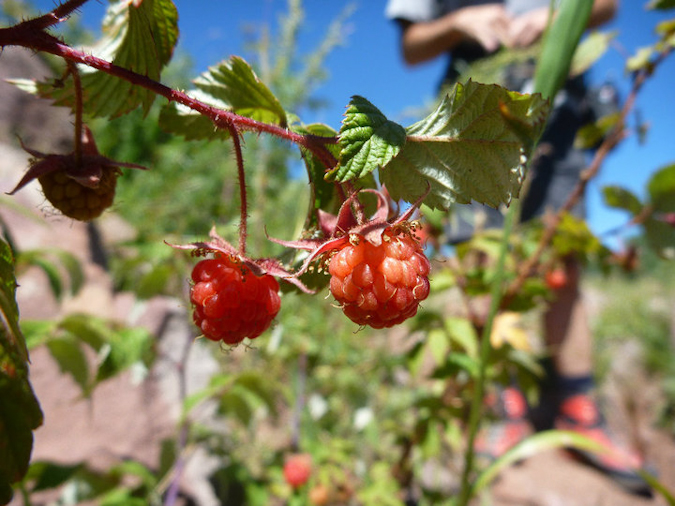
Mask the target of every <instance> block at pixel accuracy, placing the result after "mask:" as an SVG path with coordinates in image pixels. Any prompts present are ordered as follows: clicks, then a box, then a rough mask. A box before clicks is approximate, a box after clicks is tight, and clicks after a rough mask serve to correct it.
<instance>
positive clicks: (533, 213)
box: [386, 0, 651, 495]
mask: <svg viewBox="0 0 675 506" xmlns="http://www.w3.org/2000/svg"><path fill="white" fill-rule="evenodd" d="M549 3H550V2H549V0H503V1H498V0H497V1H495V0H389V1H388V4H387V8H386V15H387V17H388V18H389V19H391V20H394V21H395V22H396V23H398V25H399V26H400V29H401V32H400V33H401V38H400V42H401V53H402V56H403V59H404V60H405V62H406V63H407V64H409V65H416V64H419V63H422V62H426V61H429V60H432V59H435V58H438V57H446V58H447V59H448V64H447V67H446V71H445V74H444V76H443V78H442V83H441V89H444V88H446V87H448V86H450V85H452V84H454V82H456V81H457V79H458V78H459V77H460V75H463V74H465V71H466V69H467V68H468V67H469V65H470V64H471V63H474V62H476V61H477V60H480V59H482V58H485V57H487V56H490V55H492V54H494V53H496V52H497V51H499V50H501V49H518V48H527V47H530V46H532V45H533V44H535V43H537V42H538V41H539V40H540V39H541V37H542V35H543V33H544V30H545V29H546V27H547V24H548V18H549ZM616 9H617V0H595V2H594V4H593V8H592V12H591V16H590V21H589V28H593V27H596V26H599V25H601V24H603V23H605V22H607V21H609V20H611V19H612V18H613V16H614V14H615V12H616ZM535 66H536V62H535V61H534V60H529V61H525V62H519V63H514V64H511V65H509V66H508V67H507V68H506V69H505V71H504V72H503V73H504V82H503V83H500V84H502V85H504V86H505V87H507V88H509V89H511V90H515V91H521V92H527V91H531V90H532V84H533V77H534V71H535ZM613 98H614V99H616V96H614V97H613ZM591 102H592V101H591V100H590V98H589V89H588V87H587V84H586V78H585V76H584V75H581V76H577V77H574V78H571V79H568V80H567V82H566V83H565V86H564V87H563V89H561V90H560V92H559V93H558V95H557V97H556V99H555V104H554V108H553V111H552V112H551V116H550V117H549V122H548V123H547V127H546V131H545V132H544V134H543V135H542V138H541V139H540V142H539V146H538V150H537V156H536V157H534V159H533V163H531V164H530V168H529V171H530V174H528V178H529V181H528V190H527V194H526V195H525V197H524V199H523V201H522V203H521V220H522V221H527V220H530V219H533V218H537V217H542V216H543V215H544V214H545V212H547V211H551V210H556V209H559V208H560V207H561V206H562V205H563V204H564V203H565V202H566V201H567V199H568V196H569V195H570V193H571V191H572V189H573V188H574V187H575V185H576V184H577V182H578V180H579V176H580V173H581V171H582V170H583V169H584V168H585V167H586V155H585V153H584V152H583V151H581V150H579V149H576V148H574V146H573V142H574V138H575V135H576V133H577V131H578V130H579V128H580V127H582V126H583V125H584V124H586V123H588V122H589V121H591V120H592V119H593V111H592V108H591V107H590V104H591ZM471 206H472V208H473V209H474V210H475V209H477V208H478V207H480V208H481V212H483V213H484V214H485V218H486V226H487V227H490V226H499V225H501V223H502V220H503V217H502V215H501V213H499V212H498V211H496V210H493V209H491V208H487V207H484V206H478V205H477V204H472V205H471ZM584 213H585V210H584V203H583V202H580V203H579V205H577V206H576V208H575V209H574V210H573V214H574V215H576V216H578V217H582V218H583V217H584ZM471 233H472V225H471V224H470V223H467V222H464V223H463V225H462V226H460V227H459V228H458V229H456V230H454V231H452V232H451V233H450V235H451V242H452V243H458V242H461V241H464V240H467V239H469V238H470V237H471ZM565 268H566V278H567V282H566V284H565V286H564V287H562V288H560V289H558V290H557V291H556V294H555V300H554V301H553V302H552V303H551V304H550V306H549V308H548V310H547V312H546V314H545V316H544V333H545V336H544V338H545V341H546V343H547V345H548V347H549V353H550V357H551V360H550V364H549V365H548V366H547V367H546V369H547V377H546V378H545V379H544V380H543V381H542V402H541V404H540V406H539V407H535V408H534V409H532V410H529V411H528V406H527V403H526V401H525V398H524V396H523V394H522V393H521V392H520V391H519V390H518V389H517V388H515V387H509V388H505V389H503V390H502V391H501V392H500V393H499V395H498V397H499V398H498V400H497V402H496V405H495V406H494V407H495V409H496V411H497V412H498V413H499V415H500V416H501V421H500V422H498V423H494V424H491V425H490V426H488V427H485V428H483V429H482V430H481V432H480V433H479V437H478V438H477V442H476V451H477V452H479V453H480V454H483V455H485V456H487V457H488V458H496V457H498V456H499V455H501V454H503V453H504V452H505V451H506V450H508V449H509V448H511V447H512V446H513V445H515V444H516V443H518V442H519V441H520V440H522V439H523V438H525V437H526V436H527V435H529V434H530V433H531V431H532V422H534V427H535V428H536V429H537V430H542V429H548V428H552V427H555V428H558V429H564V430H571V431H576V432H578V433H580V434H583V435H585V436H587V437H590V438H591V439H593V440H596V441H598V442H600V443H602V444H603V445H604V446H606V447H607V448H608V449H609V451H608V452H607V453H605V454H604V455H602V456H599V455H597V454H592V453H588V452H581V451H577V452H576V453H577V456H578V457H580V458H581V459H582V460H583V461H585V462H586V463H588V464H591V465H593V466H594V467H596V468H597V469H599V470H601V471H602V472H604V473H606V474H607V475H608V476H610V477H611V478H613V479H614V480H616V481H617V482H618V483H620V484H622V485H623V486H624V487H626V488H627V489H628V490H629V491H631V492H634V493H636V494H641V495H650V494H651V490H650V488H649V486H648V485H647V483H646V482H645V481H644V480H643V479H642V478H641V477H640V476H639V474H637V473H636V472H635V470H636V469H639V468H641V467H642V466H643V462H642V459H641V458H640V457H639V455H638V454H637V453H635V452H633V451H631V450H629V449H628V447H627V446H625V445H623V444H621V443H620V442H619V441H618V439H617V438H616V436H615V435H614V434H612V433H611V432H610V430H609V429H608V427H607V424H606V421H605V418H604V416H603V414H602V411H601V410H600V409H599V407H598V404H597V401H596V398H595V395H594V390H595V389H594V381H593V375H592V365H593V363H592V357H591V351H592V335H591V331H590V327H589V322H588V319H587V316H586V312H585V310H584V306H583V303H582V299H581V293H580V287H579V278H580V270H579V265H578V262H577V261H575V260H574V259H573V258H569V259H567V260H566V262H565ZM533 414H535V415H537V416H534V417H533V416H531V415H533Z"/></svg>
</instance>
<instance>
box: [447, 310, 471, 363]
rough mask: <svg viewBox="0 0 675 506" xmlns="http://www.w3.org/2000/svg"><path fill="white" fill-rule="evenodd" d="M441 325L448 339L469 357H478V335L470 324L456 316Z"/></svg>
mask: <svg viewBox="0 0 675 506" xmlns="http://www.w3.org/2000/svg"><path fill="white" fill-rule="evenodd" d="M443 325H444V327H445V331H446V332H447V333H448V335H449V336H450V338H451V339H452V340H453V341H454V342H455V343H457V344H458V345H459V346H461V347H462V350H464V352H465V353H466V354H467V355H469V356H470V357H473V358H476V357H478V334H477V333H476V330H475V328H474V326H473V325H472V324H471V322H470V321H469V320H468V319H466V318H460V317H458V316H450V317H447V318H446V319H445V320H444V322H443Z"/></svg>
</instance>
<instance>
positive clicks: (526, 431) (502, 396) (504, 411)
mask: <svg viewBox="0 0 675 506" xmlns="http://www.w3.org/2000/svg"><path fill="white" fill-rule="evenodd" d="M485 404H486V406H487V407H488V409H490V410H491V411H492V413H494V415H495V416H496V417H497V420H495V421H494V422H493V423H491V424H489V425H486V426H485V427H483V428H482V429H481V430H480V432H479V433H478V436H477V437H476V441H475V443H474V449H475V451H476V455H478V456H479V457H482V458H484V459H485V460H487V461H488V462H492V461H494V460H496V459H497V458H499V457H501V456H502V455H504V454H505V453H506V452H507V451H508V450H510V449H511V448H512V447H514V446H515V445H516V444H518V443H520V442H521V441H522V440H523V439H525V438H526V437H527V436H529V435H530V434H532V427H531V425H530V422H529V421H528V419H527V402H526V401H525V397H523V394H522V393H521V392H520V391H519V390H517V389H516V388H513V387H509V388H506V389H504V390H502V391H500V392H498V393H496V394H492V395H489V396H488V397H487V398H486V399H485Z"/></svg>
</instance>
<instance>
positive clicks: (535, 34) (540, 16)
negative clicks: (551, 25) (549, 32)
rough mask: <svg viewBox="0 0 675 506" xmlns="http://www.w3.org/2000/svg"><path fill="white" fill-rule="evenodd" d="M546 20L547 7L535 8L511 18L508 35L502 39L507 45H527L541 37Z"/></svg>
mask: <svg viewBox="0 0 675 506" xmlns="http://www.w3.org/2000/svg"><path fill="white" fill-rule="evenodd" d="M547 22H548V7H543V8H541V9H535V10H533V11H530V12H527V13H525V14H521V15H520V16H517V17H515V18H513V19H512V20H511V22H510V24H509V28H508V36H507V37H506V39H505V40H504V41H503V43H504V45H505V46H507V47H518V48H520V47H528V46H530V45H532V44H534V43H535V42H536V41H538V40H539V39H540V38H541V35H542V34H543V33H544V30H545V29H546V23H547Z"/></svg>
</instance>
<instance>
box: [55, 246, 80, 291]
mask: <svg viewBox="0 0 675 506" xmlns="http://www.w3.org/2000/svg"><path fill="white" fill-rule="evenodd" d="M50 251H51V253H52V254H54V255H56V256H57V257H58V259H59V261H60V262H61V265H62V266H63V267H64V268H65V269H66V272H67V273H68V276H69V277H70V293H71V295H76V294H77V293H78V292H79V291H80V288H82V285H83V284H84V271H83V270H82V264H81V263H80V261H79V260H78V258H77V257H76V256H75V255H73V254H72V253H70V252H69V251H65V250H58V249H57V250H50Z"/></svg>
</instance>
